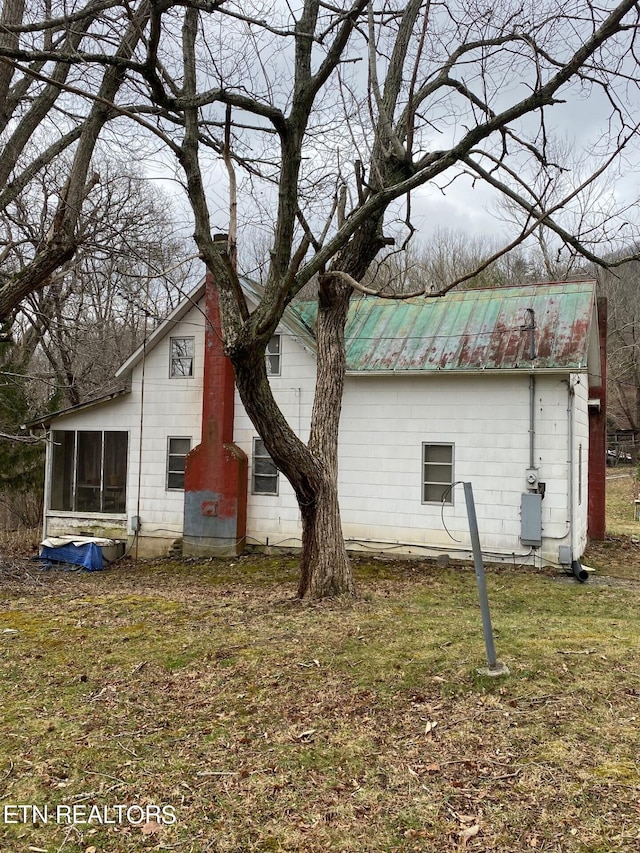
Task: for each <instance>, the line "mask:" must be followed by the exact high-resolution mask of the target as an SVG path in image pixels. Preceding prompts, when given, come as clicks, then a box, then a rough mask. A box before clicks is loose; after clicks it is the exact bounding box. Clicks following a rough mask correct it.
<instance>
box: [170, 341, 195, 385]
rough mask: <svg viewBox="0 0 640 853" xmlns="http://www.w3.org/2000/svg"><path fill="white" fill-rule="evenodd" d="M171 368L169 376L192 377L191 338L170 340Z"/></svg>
mask: <svg viewBox="0 0 640 853" xmlns="http://www.w3.org/2000/svg"><path fill="white" fill-rule="evenodd" d="M170 349H171V366H170V368H169V375H170V376H171V377H172V378H173V377H176V376H193V351H194V339H193V338H171V342H170Z"/></svg>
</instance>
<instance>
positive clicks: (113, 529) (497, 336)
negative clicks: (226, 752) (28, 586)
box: [40, 281, 606, 565]
mask: <svg viewBox="0 0 640 853" xmlns="http://www.w3.org/2000/svg"><path fill="white" fill-rule="evenodd" d="M245 286H246V292H247V296H248V300H249V302H250V303H251V302H252V301H253V302H254V304H255V299H256V295H257V291H256V286H255V285H252V284H251V283H249V282H246V283H245ZM217 311H218V308H217V294H216V291H215V287H214V286H213V283H212V282H211V281H207V282H203V283H202V284H201V285H200V286H199V287H198V288H197V289H196V290H195V291H194V292H193V293H192V294H190V295H189V297H187V298H186V299H184V300H183V302H182V303H181V304H180V305H179V306H178V308H176V309H175V310H174V312H173V313H172V314H171V315H170V316H169V317H168V318H167V319H166V320H165V321H164V322H163V323H162V324H161V325H160V326H159V327H158V328H157V329H156V330H155V331H154V332H153V333H152V334H151V335H150V336H149V338H148V340H147V341H146V343H145V344H144V346H143V347H140V348H139V349H138V350H137V351H136V352H135V353H133V355H132V356H131V357H130V358H129V359H128V360H127V361H126V362H125V363H124V364H123V366H122V367H121V368H120V369H119V371H118V373H117V376H118V377H120V378H121V379H122V380H123V381H125V382H126V387H125V388H123V390H122V391H121V392H119V393H116V394H112V395H110V397H109V398H106V399H101V400H96V401H94V402H92V403H88V404H85V405H81V406H77V407H74V408H73V409H69V410H66V411H63V412H59V413H57V414H55V415H51V416H48V417H47V418H46V419H43V420H42V421H40V423H41V424H43V425H44V426H46V427H47V429H48V430H49V434H50V441H49V442H48V453H47V463H46V464H47V470H46V501H45V513H44V534H45V537H50V536H60V535H66V534H72V535H79V534H85V535H92V536H108V537H111V538H116V539H121V540H126V541H127V542H128V544H129V546H132V545H134V544H135V548H136V550H137V552H138V553H139V554H140V555H141V556H142V555H145V556H146V555H154V554H162V553H166V552H168V551H169V550H170V549H171V547H172V545H173V544H174V543H175V542H176V540H184V548H185V551H186V552H188V553H195V554H205V553H209V554H218V553H220V554H222V553H228V552H229V551H231V552H233V553H236V552H238V551H240V550H242V549H243V548H244V547H245V546H247V545H249V546H251V545H261V546H266V545H268V546H272V547H276V546H283V547H296V546H299V545H300V541H301V527H300V519H299V512H298V508H297V504H296V501H295V498H294V495H293V491H292V489H291V487H290V485H289V483H288V482H287V481H286V480H285V478H284V477H283V476H282V475H281V474H280V473H279V472H278V471H277V469H276V468H275V466H274V465H273V463H272V462H271V460H270V458H269V457H268V455H267V454H266V452H265V450H264V446H263V444H262V441H261V439H260V438H259V436H258V435H257V434H256V431H255V429H254V427H253V425H252V424H251V422H250V420H249V418H248V417H247V415H246V413H245V411H244V409H243V407H242V404H241V403H240V400H239V397H238V394H237V392H235V389H234V387H233V379H232V373H231V368H230V365H229V362H228V360H226V359H225V358H224V356H223V354H222V350H221V344H220V336H219V316H218V313H217ZM314 316H315V306H314V305H313V304H312V303H300V304H299V305H298V306H296V307H290V308H289V309H287V312H286V314H285V317H284V318H283V321H282V323H281V325H280V326H279V328H278V330H277V334H276V335H275V336H274V338H273V339H272V341H271V343H270V346H269V351H268V355H267V359H268V366H269V368H270V375H271V383H272V388H273V392H274V395H275V397H276V400H277V401H278V403H279V405H280V407H281V408H282V411H283V413H284V414H285V416H286V418H287V419H288V421H289V423H290V425H291V426H292V428H293V429H294V430H295V431H296V433H297V434H298V435H299V436H300V437H301V438H302V439H306V437H307V435H308V429H309V420H310V414H311V406H312V400H313V393H314V385H315V354H314V336H313V323H314ZM605 322H606V305H605V304H604V302H603V301H601V300H596V297H595V284H594V282H592V281H581V282H563V283H552V284H542V285H532V286H523V287H510V288H499V289H491V290H470V291H465V292H460V293H451V294H449V295H447V296H445V297H441V298H438V299H414V300H410V301H408V302H395V301H393V302H391V301H385V300H380V299H374V298H361V299H355V300H353V303H352V306H351V309H350V315H349V321H348V326H347V360H348V375H347V380H346V385H345V393H344V404H343V413H342V418H341V427H340V472H339V491H340V502H341V511H342V522H343V532H344V537H345V539H346V541H347V543H348V546H349V548H351V549H354V550H360V551H366V552H370V553H374V552H386V553H388V554H391V555H437V554H441V553H449V554H458V553H459V554H460V555H462V556H469V554H470V547H471V546H470V537H469V531H468V520H467V514H466V508H465V501H464V496H463V491H462V487H461V486H454V485H453V484H455V483H459V482H460V481H470V482H471V483H472V485H473V490H474V496H475V503H476V512H477V517H478V524H479V529H480V538H481V543H482V547H483V550H484V551H485V553H486V554H487V556H488V557H490V558H491V559H495V560H499V559H508V560H513V559H514V558H515V559H517V560H518V561H521V562H528V563H532V564H536V565H540V564H546V563H548V564H552V565H559V564H563V565H571V564H573V563H574V562H575V561H577V560H579V558H580V556H581V555H582V553H583V551H584V549H585V546H586V542H587V533H588V532H589V535H590V536H593V537H594V538H602V536H603V535H604V472H605V467H604V466H605V444H604V437H605V396H604V385H605V376H604V371H605V360H604V329H605ZM185 471H186V473H185Z"/></svg>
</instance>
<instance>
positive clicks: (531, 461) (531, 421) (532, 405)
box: [529, 373, 536, 469]
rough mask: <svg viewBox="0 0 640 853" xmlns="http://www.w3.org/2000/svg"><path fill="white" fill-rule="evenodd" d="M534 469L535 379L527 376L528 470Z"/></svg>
mask: <svg viewBox="0 0 640 853" xmlns="http://www.w3.org/2000/svg"><path fill="white" fill-rule="evenodd" d="M535 467H536V377H535V375H534V374H533V373H530V374H529V468H530V469H533V468H535Z"/></svg>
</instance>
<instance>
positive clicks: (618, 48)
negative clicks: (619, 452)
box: [0, 0, 638, 597]
mask: <svg viewBox="0 0 640 853" xmlns="http://www.w3.org/2000/svg"><path fill="white" fill-rule="evenodd" d="M116 5H117V4H115V3H114V7H113V8H112V9H111V10H110V12H109V15H114V14H115V12H114V8H115V7H116ZM127 9H129V10H131V11H132V13H133V12H134V10H135V11H139V10H140V9H141V7H140V6H139V5H138V4H136V3H135V2H134V3H130V4H129V5H128V6H127ZM637 26H638V8H637V3H636V2H633V0H622V2H619V3H615V4H607V5H606V7H604V8H600V7H594V6H593V5H592V4H588V3H586V2H576V3H575V4H573V5H572V6H571V7H570V8H569V9H567V8H566V6H565V5H564V4H560V3H559V2H557V0H542V2H537V3H535V4H533V3H526V4H524V5H523V4H522V3H519V2H518V3H510V2H507V3H503V4H499V5H498V6H495V5H494V6H487V5H486V4H481V3H475V2H471V3H468V2H465V3H458V2H455V0H452V2H448V3H437V4H436V3H431V2H422V0H409V3H408V4H405V3H398V4H397V5H396V4H393V3H391V2H388V0H382V2H380V3H375V2H373V0H351V2H348V3H344V4H329V3H321V2H320V0H301V2H300V4H299V5H297V6H294V7H292V6H290V5H280V4H277V3H273V4H272V5H268V4H266V3H260V2H255V3H253V4H249V5H247V4H243V5H242V7H241V8H239V7H236V6H232V5H231V4H228V3H226V2H217V0H186V2H181V3H177V2H175V3H174V2H172V0H166V2H164V3H154V4H153V5H152V8H151V10H150V15H149V25H148V30H147V32H146V33H145V38H144V41H140V43H139V44H138V46H137V50H136V53H135V55H134V56H132V58H131V59H129V60H127V61H126V62H124V61H122V60H120V59H118V60H115V59H113V58H110V57H109V56H106V55H105V52H108V51H106V48H105V49H104V50H105V52H102V53H99V52H98V51H97V50H96V51H84V52H82V51H76V52H75V53H74V54H73V55H72V54H71V53H69V52H67V54H66V57H67V60H68V61H69V62H70V63H75V64H77V65H82V66H83V67H85V68H95V67H96V66H98V67H102V66H104V65H105V64H107V65H108V64H109V63H112V67H113V68H118V69H121V70H122V71H123V73H124V74H126V78H127V80H128V81H129V85H130V89H131V91H135V92H136V93H137V97H138V101H139V103H138V105H137V108H136V110H135V111H134V110H133V109H132V110H128V112H129V114H131V115H133V114H134V113H135V115H136V116H137V117H138V121H140V116H142V115H143V111H144V109H145V108H146V109H147V110H148V116H147V118H145V121H144V124H145V126H146V127H147V128H148V129H152V130H153V131H154V133H155V134H156V136H157V137H158V138H159V139H160V140H161V141H162V143H163V144H164V145H166V146H167V148H168V149H169V150H170V151H171V152H172V153H173V154H174V155H175V157H176V159H177V161H178V163H179V164H180V166H181V167H182V169H183V172H184V176H185V182H186V189H187V194H188V197H189V200H190V202H191V206H192V210H193V215H194V221H195V230H194V237H195V241H196V243H197V246H198V249H199V251H200V254H201V256H202V258H203V259H204V260H205V262H206V264H207V266H208V267H209V269H210V270H211V271H212V272H213V273H214V274H215V277H216V281H217V285H218V289H219V293H220V301H221V311H222V321H223V333H224V339H225V345H226V351H227V353H228V355H229V357H230V358H231V360H232V362H233V365H234V369H235V374H236V382H237V385H238V389H239V392H240V395H241V398H242V401H243V403H244V406H245V408H246V410H247V412H248V414H249V416H250V418H251V420H252V421H253V423H254V425H255V426H256V429H257V430H258V431H259V433H260V434H261V435H262V437H263V439H264V441H265V445H266V447H267V449H268V451H269V453H270V454H271V456H272V457H273V459H274V461H275V462H276V464H277V465H278V467H279V468H280V469H281V470H282V471H283V472H284V474H285V475H286V476H287V478H288V479H289V481H290V482H291V484H292V486H293V488H294V490H295V493H296V496H297V499H298V502H299V505H300V512H301V516H302V524H303V553H302V560H301V578H300V585H299V594H300V596H301V597H302V596H310V597H320V596H325V595H333V594H337V593H344V592H347V593H349V592H352V591H353V580H352V575H351V571H350V566H349V561H348V558H347V554H346V551H345V547H344V543H343V540H342V534H341V525H340V513H339V506H338V498H337V436H338V423H339V417H340V405H341V399H342V392H343V386H344V376H345V351H344V327H345V321H346V316H347V311H348V307H349V300H350V298H351V295H352V293H353V292H354V290H360V291H363V290H364V291H366V292H374V293H375V292H376V289H375V287H367V286H366V285H363V281H364V279H365V276H366V274H367V271H368V270H369V268H370V266H371V264H372V262H373V261H374V260H375V258H376V257H377V256H378V254H379V253H380V252H381V251H382V250H383V249H384V248H385V247H387V246H389V245H390V244H392V243H394V242H396V243H398V244H400V245H405V244H406V242H407V241H408V239H409V238H410V237H411V236H412V234H413V233H414V231H415V227H414V225H413V221H412V205H413V204H415V199H414V198H413V196H412V194H414V193H415V191H416V190H418V188H420V187H421V186H423V185H425V184H427V183H430V184H432V185H436V186H438V187H440V189H441V190H442V191H443V192H446V191H447V188H448V187H450V186H451V184H453V183H455V182H458V183H460V182H464V181H469V180H473V181H479V182H482V183H483V184H484V185H485V186H487V187H489V188H491V189H492V190H493V191H495V192H496V193H498V194H501V195H503V196H505V197H507V198H509V199H510V200H511V201H512V202H513V203H514V204H516V205H517V206H518V207H519V208H520V209H521V210H523V211H524V213H525V216H524V220H523V222H522V224H521V225H520V226H519V227H517V228H516V229H515V230H514V232H513V233H512V234H511V235H510V236H509V238H508V239H507V240H506V242H505V244H504V245H503V246H502V247H500V248H498V249H497V250H496V251H495V252H493V253H492V254H491V255H489V256H488V257H485V258H484V259H483V260H482V261H481V263H479V264H478V266H477V267H476V269H474V270H468V271H466V272H465V273H464V274H462V275H460V274H458V275H457V276H456V278H455V279H454V280H453V281H450V282H449V283H448V284H447V286H446V288H444V289H448V288H450V287H453V286H455V285H456V284H458V283H462V282H463V281H466V280H469V279H471V278H473V277H474V275H478V274H479V273H481V272H482V270H483V269H486V268H487V267H488V266H489V265H490V264H491V263H492V262H494V261H495V260H497V258H498V257H500V255H502V254H504V253H506V252H507V251H509V250H510V249H512V248H514V247H515V246H517V245H518V244H519V243H521V242H522V241H523V240H525V239H526V238H527V237H528V236H530V235H531V234H534V233H535V231H536V229H538V228H539V227H540V225H542V224H544V226H545V227H546V228H547V229H549V230H550V231H551V232H553V233H554V234H556V235H557V236H558V238H559V239H560V240H562V241H563V242H565V243H566V244H568V245H569V246H571V247H573V248H574V249H575V250H576V251H579V252H580V253H581V254H583V255H584V256H586V257H588V258H589V259H590V260H592V261H594V262H595V261H598V257H597V252H596V251H594V249H593V247H591V246H590V245H588V244H587V243H582V242H581V241H580V239H579V238H578V237H576V235H574V234H573V233H572V231H571V226H570V222H569V220H567V218H566V216H565V214H564V211H565V210H570V209H571V206H572V205H574V204H575V203H576V200H577V199H579V198H580V194H581V192H584V191H585V190H586V189H587V188H588V186H589V184H590V181H591V180H592V179H593V175H591V176H589V177H587V178H584V179H583V180H582V181H581V182H580V183H579V184H578V185H572V186H571V188H570V189H568V190H567V191H566V192H564V193H563V194H561V196H560V197H556V198H554V199H553V200H551V199H550V198H549V196H548V194H546V193H544V192H541V191H540V186H543V187H544V186H545V184H544V182H543V183H542V184H540V182H539V181H537V180H536V179H534V178H535V174H534V173H535V171H536V170H537V172H538V173H539V174H541V175H544V176H545V177H546V181H547V182H551V183H552V182H553V181H554V180H555V179H556V178H557V176H558V174H560V173H561V170H562V169H563V168H564V165H563V164H561V163H556V162H554V160H553V158H552V154H551V148H550V147H549V139H550V136H551V123H550V116H551V115H553V114H554V113H555V114H557V113H558V111H559V109H560V110H562V109H564V110H567V109H568V107H567V104H568V103H569V102H571V101H572V100H577V99H583V101H584V102H587V101H588V99H589V98H592V97H593V98H594V99H595V98H597V97H599V98H600V99H601V102H603V103H604V104H605V106H606V107H607V111H608V114H607V115H606V116H604V122H603V125H602V130H601V133H600V135H599V136H598V137H597V139H595V141H594V139H592V140H591V142H592V150H591V151H590V152H589V153H590V154H591V155H592V156H593V157H595V158H596V160H594V161H593V162H595V163H596V165H595V167H594V168H595V171H596V173H602V172H604V171H605V170H607V169H608V168H611V167H612V165H613V164H614V163H615V162H616V160H617V158H619V157H620V154H621V152H630V151H631V149H632V146H633V144H634V142H635V139H636V129H637V128H636V124H637V118H636V116H635V115H634V111H635V108H634V107H633V106H630V104H632V103H633V101H634V99H636V98H637V85H638V84H637V80H638V73H637V71H638V69H637V63H636V32H637ZM101 45H102V43H101ZM0 55H4V56H6V57H8V58H11V57H19V58H20V56H21V55H20V54H19V51H17V50H16V49H15V48H10V47H4V48H1V47H0ZM43 56H46V57H55V56H58V57H59V56H60V52H57V53H56V52H47V51H45V52H44V54H42V53H38V52H33V51H32V52H30V53H29V52H27V54H25V57H26V58H27V59H29V60H30V61H32V62H36V61H38V57H41V58H42V57H43ZM25 57H22V59H23V61H24V58H25ZM596 143H597V144H596ZM216 158H220V159H221V160H222V162H223V163H224V169H225V170H226V175H227V177H228V187H229V196H230V204H229V205H226V204H225V205H224V209H227V210H229V211H230V212H231V215H230V216H229V217H228V218H227V216H226V214H225V215H221V214H220V199H219V198H216V199H211V197H210V195H209V194H208V191H207V187H208V184H209V178H210V175H211V174H212V173H214V174H215V180H216V181H217V183H218V184H219V183H220V181H221V180H222V179H223V178H224V174H225V172H223V171H221V168H220V159H218V160H216ZM534 167H535V168H534ZM249 196H250V199H251V201H250V205H247V203H246V202H247V199H248V197H249ZM243 205H244V207H243ZM245 210H246V211H247V213H244V211H245ZM261 210H264V211H268V215H269V216H270V219H271V221H270V223H269V229H268V230H269V233H270V234H271V235H272V238H271V243H270V251H269V259H268V263H267V265H266V268H265V270H264V279H263V280H264V296H263V297H262V298H261V300H260V304H259V305H258V306H257V308H256V309H255V310H254V311H253V312H250V311H249V309H248V306H247V303H246V300H245V297H244V295H243V292H242V289H241V287H240V284H239V281H238V277H237V273H236V268H235V257H236V253H237V244H238V233H239V232H241V231H242V228H243V223H244V227H246V226H247V223H249V224H252V225H254V226H256V225H258V224H260V223H257V222H256V211H261ZM265 215H267V214H265ZM236 216H237V218H238V227H237V228H236V225H235V222H236ZM214 226H217V227H215V230H228V232H229V240H228V241H227V243H223V244H221V243H220V242H219V241H215V240H214V237H213V231H214ZM220 226H222V227H220ZM240 255H241V253H240ZM240 262H242V257H241V256H240ZM314 276H317V280H318V320H317V327H316V338H317V351H318V356H317V385H316V396H315V404H314V407H313V413H312V422H311V430H310V438H309V441H308V443H307V444H304V443H303V442H302V441H301V440H300V438H299V437H298V436H297V435H296V434H295V433H294V432H293V430H292V429H291V428H290V426H289V425H288V423H287V422H286V419H285V418H284V416H283V415H282V413H281V412H280V410H279V408H278V407H277V405H276V403H275V400H274V398H273V395H272V393H271V389H270V386H269V381H268V377H267V374H266V369H265V358H264V355H265V348H266V345H267V342H268V340H269V338H270V337H271V335H272V333H273V331H274V330H275V328H276V326H277V324H278V322H279V320H280V319H281V317H282V313H283V311H284V309H285V307H286V306H287V305H288V304H289V303H290V302H291V301H292V300H293V299H294V298H295V296H296V294H297V293H299V292H300V290H301V289H302V288H303V287H304V286H305V285H306V284H307V283H308V282H310V281H311V280H312V279H313V278H314ZM418 292H419V293H423V292H424V286H422V287H421V288H420V289H419V291H418ZM389 295H394V294H389ZM396 295H400V296H403V297H404V296H406V295H407V294H406V293H403V294H396ZM426 295H429V294H426Z"/></svg>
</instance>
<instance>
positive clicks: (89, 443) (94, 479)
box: [75, 432, 102, 512]
mask: <svg viewBox="0 0 640 853" xmlns="http://www.w3.org/2000/svg"><path fill="white" fill-rule="evenodd" d="M76 470H77V485H76V507H75V508H76V511H77V512H100V510H101V506H100V503H101V501H100V497H101V493H102V433H101V432H79V433H78V459H77V469H76Z"/></svg>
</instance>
